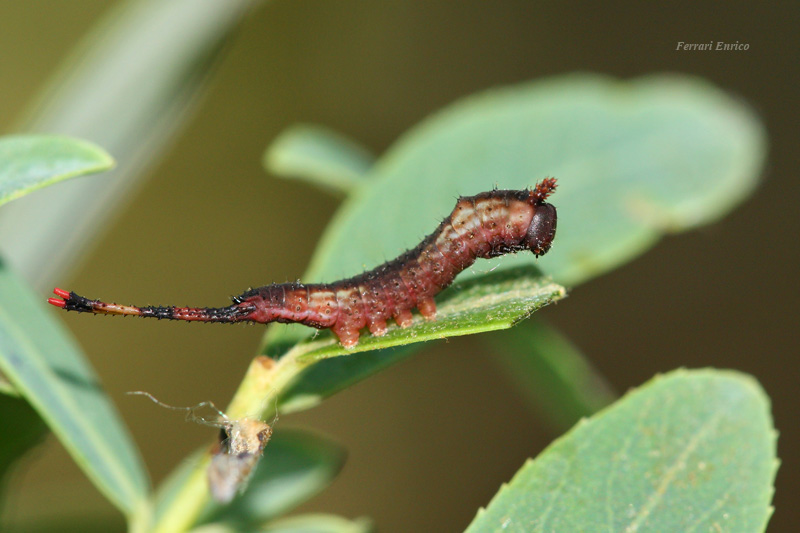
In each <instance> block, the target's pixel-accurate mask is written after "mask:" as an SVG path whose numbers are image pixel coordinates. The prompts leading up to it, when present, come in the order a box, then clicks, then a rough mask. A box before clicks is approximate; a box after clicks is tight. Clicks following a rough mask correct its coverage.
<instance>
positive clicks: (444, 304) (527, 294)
mask: <svg viewBox="0 0 800 533" xmlns="http://www.w3.org/2000/svg"><path fill="white" fill-rule="evenodd" d="M564 296H566V290H565V289H564V287H561V286H560V285H556V284H555V283H552V282H550V281H549V280H543V279H542V277H541V276H540V275H539V274H538V272H537V271H536V269H535V268H532V267H528V268H517V269H514V270H511V271H504V272H493V273H491V274H487V275H485V276H483V277H481V278H477V279H473V280H470V281H467V282H464V283H460V284H458V285H456V286H454V287H453V288H452V289H451V290H449V291H448V292H447V294H446V295H444V296H443V297H442V298H440V301H439V303H438V304H437V311H436V320H434V321H426V320H424V319H423V318H422V317H421V316H419V315H416V316H415V317H414V322H413V324H412V325H411V326H410V327H408V328H405V329H403V328H400V327H397V326H392V327H390V328H389V331H388V332H387V333H386V335H384V336H383V337H376V336H374V335H365V336H363V337H362V338H361V340H360V341H359V343H358V345H356V346H355V347H353V348H343V347H342V345H341V344H339V342H338V341H336V339H335V337H333V335H331V334H329V333H328V334H325V335H324V336H323V337H325V338H322V339H319V340H314V341H310V342H308V343H307V344H306V347H311V346H313V348H312V349H311V350H310V351H307V352H305V353H303V355H301V356H299V357H298V361H299V362H300V363H309V362H312V361H319V360H321V359H329V358H331V357H340V356H342V355H351V354H354V353H358V352H366V351H370V350H379V349H382V348H393V347H395V346H403V345H406V344H411V343H416V342H425V341H430V340H436V339H446V338H447V337H455V336H458V335H472V334H474V333H481V332H484V331H495V330H498V329H507V328H510V327H511V326H513V325H514V324H516V323H517V322H519V321H520V320H524V319H526V318H528V317H529V316H531V314H533V313H534V312H535V311H537V310H539V309H541V308H542V307H544V306H545V305H547V304H549V303H552V302H554V301H557V300H560V299H561V298H563V297H564ZM304 351H305V350H304Z"/></svg>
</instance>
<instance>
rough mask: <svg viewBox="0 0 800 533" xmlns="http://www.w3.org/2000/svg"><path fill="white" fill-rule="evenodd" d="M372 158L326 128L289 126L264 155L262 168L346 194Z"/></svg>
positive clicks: (357, 183)
mask: <svg viewBox="0 0 800 533" xmlns="http://www.w3.org/2000/svg"><path fill="white" fill-rule="evenodd" d="M373 160H374V157H373V156H372V154H370V153H369V152H368V151H367V150H366V149H365V148H364V147H362V146H361V145H359V144H356V143H355V142H353V141H352V140H350V139H347V138H345V137H344V136H342V135H340V134H338V133H335V132H333V131H331V130H329V129H327V128H322V127H320V126H311V125H297V126H292V127H290V128H289V129H287V130H286V131H284V132H283V133H281V134H280V135H279V136H278V138H277V139H275V140H274V141H273V142H272V144H271V145H270V147H269V148H268V149H267V151H266V153H265V154H264V167H265V168H266V169H267V170H268V171H269V172H272V173H273V174H276V175H278V176H281V177H284V178H299V179H302V180H305V181H308V182H310V183H313V184H315V185H321V186H322V187H324V188H326V189H329V190H332V191H335V192H338V193H340V194H345V195H346V194H349V193H350V192H352V191H353V190H354V189H356V188H357V187H359V186H360V185H362V184H363V183H365V177H366V174H367V171H368V170H369V169H370V167H371V166H372V164H373Z"/></svg>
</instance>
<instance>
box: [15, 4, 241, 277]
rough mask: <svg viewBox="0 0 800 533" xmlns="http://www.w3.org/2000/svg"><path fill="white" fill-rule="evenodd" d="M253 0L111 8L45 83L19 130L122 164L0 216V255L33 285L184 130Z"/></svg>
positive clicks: (111, 210) (70, 255) (59, 268)
mask: <svg viewBox="0 0 800 533" xmlns="http://www.w3.org/2000/svg"><path fill="white" fill-rule="evenodd" d="M256 3H257V2H256V1H255V0H227V1H225V2H197V1H196V0H171V1H169V2H164V1H162V0H127V1H125V2H118V3H115V5H114V6H113V7H112V8H111V9H109V10H108V15H107V16H105V17H104V18H103V19H101V21H100V22H99V23H98V24H97V25H96V26H95V27H93V28H92V31H90V32H88V33H87V34H86V37H85V38H84V40H83V41H82V42H81V43H80V44H79V45H78V46H77V48H76V50H75V51H74V52H73V53H71V54H70V55H69V57H68V58H67V59H66V60H65V61H64V64H63V65H62V67H61V69H59V71H58V72H57V73H56V74H55V75H54V76H53V77H52V78H51V79H50V80H49V82H48V85H49V87H48V88H47V89H46V90H45V91H43V94H41V95H38V97H37V105H36V106H35V107H36V108H35V110H33V112H32V113H29V116H28V118H27V120H25V123H24V124H23V125H21V126H20V127H18V128H17V129H19V130H24V131H28V132H43V133H50V132H57V133H59V134H65V135H71V136H76V137H80V138H83V139H89V140H91V141H93V142H96V143H98V144H100V145H102V146H103V147H104V148H106V149H107V150H108V151H109V152H111V153H113V154H114V156H115V157H116V159H117V161H118V162H119V164H118V167H117V168H116V169H115V170H114V171H113V172H112V173H110V174H109V175H108V176H102V177H101V178H100V179H97V178H95V177H90V178H87V179H83V180H72V181H70V182H69V183H65V184H64V185H63V186H61V187H59V189H58V190H57V191H50V190H46V191H42V192H41V193H40V194H37V195H34V196H29V197H26V198H24V199H22V200H19V201H17V202H14V203H13V204H11V205H9V206H6V208H5V209H3V210H0V252H1V255H2V256H3V257H5V258H6V259H7V261H8V262H9V264H10V265H12V266H13V267H15V268H16V269H17V271H18V272H20V273H22V274H23V275H24V276H25V277H26V279H27V280H28V282H29V283H31V284H32V285H33V286H34V288H36V289H38V290H45V289H47V290H49V289H50V288H52V286H53V283H54V282H55V281H56V278H57V277H61V278H63V276H65V275H66V274H65V272H66V270H67V269H68V267H69V266H70V265H71V264H72V263H73V262H74V260H75V259H77V258H79V257H81V254H82V253H83V252H84V251H85V249H86V246H88V245H89V243H90V242H91V240H92V238H93V236H95V235H97V233H98V232H99V231H102V229H103V228H104V227H105V224H103V221H104V220H106V219H107V218H108V217H109V216H112V215H114V214H116V212H117V210H118V204H119V202H122V201H125V200H126V198H128V197H129V196H130V194H131V192H132V191H133V190H134V189H135V185H136V183H137V181H139V178H142V177H144V176H145V172H144V171H145V170H147V168H148V167H149V166H150V165H152V164H153V163H155V162H156V161H157V160H158V158H159V156H160V155H161V154H162V153H163V150H164V147H166V146H168V144H169V140H170V138H172V137H174V135H175V134H176V132H178V131H179V130H180V127H181V126H182V125H183V124H185V122H186V119H187V118H188V116H189V114H188V111H189V110H191V109H192V108H193V104H195V103H197V101H198V99H197V96H198V95H199V94H200V92H201V89H202V87H203V82H204V80H205V79H206V77H207V75H208V73H209V71H210V69H211V67H212V65H213V64H214V61H215V60H216V59H218V58H219V55H220V52H221V51H222V49H223V46H222V45H223V42H224V40H225V38H226V37H227V36H228V35H229V34H230V32H231V30H232V29H233V28H235V27H236V25H237V23H238V22H239V21H240V20H241V18H242V17H243V16H244V15H245V13H246V12H247V11H248V10H249V9H250V8H251V7H252V6H253V5H255V4H256ZM77 205H80V209H76V208H75V206H77ZM65 221H68V222H69V223H65ZM66 244H68V245H66Z"/></svg>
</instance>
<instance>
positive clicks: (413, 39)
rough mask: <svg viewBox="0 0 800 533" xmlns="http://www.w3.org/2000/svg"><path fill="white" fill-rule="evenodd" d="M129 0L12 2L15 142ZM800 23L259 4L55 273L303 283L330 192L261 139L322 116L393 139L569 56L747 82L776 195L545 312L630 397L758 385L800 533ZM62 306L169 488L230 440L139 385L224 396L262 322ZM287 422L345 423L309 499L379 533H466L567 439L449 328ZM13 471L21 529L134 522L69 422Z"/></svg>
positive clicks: (206, 295) (757, 16)
mask: <svg viewBox="0 0 800 533" xmlns="http://www.w3.org/2000/svg"><path fill="white" fill-rule="evenodd" d="M112 5H113V3H112V2H107V1H99V0H92V1H89V0H73V1H72V2H52V1H50V2H47V1H33V2H24V3H23V2H3V3H0V21H2V22H0V24H2V28H3V31H2V32H0V51H2V61H1V62H0V87H2V98H0V127H2V130H3V132H4V133H8V132H10V131H11V128H12V127H13V126H14V124H15V123H16V122H15V121H18V120H19V119H20V118H21V115H20V113H21V111H22V109H23V108H24V107H25V105H26V104H28V103H30V98H31V96H32V95H33V94H35V93H36V91H37V90H38V89H39V88H40V87H41V85H42V83H43V82H44V81H45V80H47V78H48V76H49V75H50V74H52V72H53V70H54V69H55V68H56V67H57V66H58V64H59V62H60V61H61V60H62V59H63V58H64V56H65V54H66V53H67V52H68V51H69V50H70V49H71V47H72V46H73V45H74V44H75V43H77V41H78V39H79V38H80V37H81V36H82V35H83V34H84V33H85V32H86V31H87V30H88V29H89V28H90V27H91V25H92V23H93V22H94V21H96V19H97V18H98V17H100V16H102V15H103V14H104V13H106V12H107V11H108V10H109V9H111V8H112ZM799 19H800V10H798V8H797V6H796V5H792V4H790V3H785V4H771V5H759V6H755V5H750V4H746V3H726V4H724V5H722V4H718V3H711V2H702V3H698V2H688V1H682V2H673V3H670V4H669V5H668V6H667V5H663V4H662V5H657V4H649V5H644V4H640V3H638V2H614V3H612V4H592V3H576V2H564V3H559V4H557V5H556V4H537V3H533V2H526V1H503V2H491V3H489V2H480V1H467V2H459V3H453V2H442V1H429V2H424V3H422V2H420V3H410V2H402V1H385V2H364V1H361V2H353V1H342V2H325V1H322V0H318V1H301V2H298V1H295V2H288V1H275V2H269V3H266V4H264V5H263V6H261V8H259V9H257V10H255V11H253V13H252V14H251V15H250V16H249V17H247V18H246V19H245V21H244V23H243V24H242V25H241V27H240V29H239V30H238V31H237V32H236V33H235V34H234V35H233V38H232V39H231V40H230V42H229V43H228V47H227V50H226V52H225V54H224V57H223V60H222V61H221V62H220V63H219V64H218V67H217V69H216V71H215V72H214V75H213V77H212V80H211V84H210V85H209V87H208V91H207V92H206V94H205V97H204V99H203V101H202V102H201V104H200V107H199V109H198V112H197V114H196V115H195V116H194V118H193V119H192V120H191V121H190V122H189V124H188V127H187V128H186V129H185V130H184V132H183V133H182V134H181V135H180V137H179V138H178V140H177V142H175V143H174V144H173V145H172V146H171V148H170V149H169V151H168V153H167V156H166V157H165V158H164V159H163V160H162V161H161V162H160V164H158V165H157V167H156V168H154V169H153V170H152V171H151V172H150V175H149V176H150V177H149V181H148V182H147V184H146V185H145V186H144V187H142V188H141V189H140V190H139V192H138V193H137V195H136V196H135V197H132V198H130V203H129V205H128V206H127V207H126V208H125V209H124V210H123V211H122V212H120V213H119V214H118V216H117V217H116V220H115V221H114V222H113V224H110V225H109V226H108V227H107V228H105V231H104V232H103V236H102V239H101V240H100V241H99V242H98V243H97V247H96V248H95V249H94V251H93V252H92V253H90V254H88V255H87V256H86V257H85V258H84V259H83V261H82V264H81V266H80V268H79V270H78V272H77V274H76V275H74V276H70V277H65V278H64V279H63V280H60V281H59V286H62V287H65V288H70V289H74V290H76V291H77V292H80V293H81V294H86V295H87V296H90V297H103V298H107V299H113V300H116V301H120V302H125V303H128V302H133V303H137V304H148V303H152V304H162V303H163V304H192V305H220V304H223V303H225V302H226V300H227V298H228V296H229V295H232V294H237V293H239V292H241V291H242V290H243V289H245V288H247V287H249V286H254V285H255V286H257V285H262V284H266V283H269V282H273V281H277V282H282V281H287V280H294V279H296V278H297V277H298V276H299V275H301V273H302V272H303V271H304V270H305V267H306V265H307V262H308V260H309V258H310V256H311V253H312V251H313V249H314V246H315V244H316V242H317V239H318V237H319V235H320V233H321V232H322V230H323V228H324V227H325V224H326V223H327V221H328V220H329V218H330V216H331V215H332V213H333V212H334V210H335V208H336V206H337V204H338V199H337V198H335V197H333V196H331V195H328V194H326V193H325V192H322V191H319V190H317V189H314V188H312V187H311V186H309V185H306V184H304V183H301V182H294V181H292V182H289V181H282V180H279V179H276V178H274V177H272V176H269V175H267V174H266V173H265V172H264V171H263V170H262V168H261V155H262V152H263V150H264V148H265V147H266V146H267V144H268V143H269V142H270V141H271V140H272V139H273V138H274V137H275V136H276V135H277V134H278V133H279V132H280V131H282V130H283V129H284V128H285V127H287V126H289V125H291V124H294V123H296V122H298V121H303V122H313V123H320V124H324V125H327V126H329V127H331V128H333V129H335V130H338V131H341V132H343V133H345V134H347V135H350V136H352V137H353V138H355V139H357V140H359V141H361V142H363V143H364V144H365V145H366V146H367V147H369V148H370V149H372V150H374V151H375V152H376V153H380V152H382V151H383V150H385V149H386V147H387V146H389V145H390V144H391V143H392V142H393V141H394V140H395V139H396V138H397V137H398V135H400V134H402V133H403V132H404V131H405V130H406V129H408V128H409V127H410V126H412V125H413V124H415V123H417V122H418V121H419V120H421V119H422V118H424V117H425V116H426V115H428V114H429V113H431V112H433V111H434V110H436V109H438V108H440V107H441V106H443V105H445V104H447V103H449V102H451V101H453V100H455V99H457V98H459V97H461V96H465V95H468V94H470V93H473V92H475V91H479V90H482V89H485V88H488V87H492V86H497V85H504V84H509V83H514V82H519V81H524V80H529V79H534V78H538V77H542V76H547V75H552V74H558V73H565V72H572V71H596V72H601V73H607V74H612V75H616V76H619V77H623V78H626V77H632V76H637V75H640V74H646V73H651V72H659V71H674V72H681V73H691V74H696V75H700V76H703V77H705V78H707V79H709V80H710V81H712V82H714V83H716V84H718V85H719V86H721V87H722V88H724V89H727V90H729V91H731V92H732V93H734V94H736V95H740V96H741V97H742V98H744V99H745V100H747V101H748V102H749V103H750V104H751V105H752V106H753V107H754V108H755V109H756V111H757V112H758V113H759V114H760V115H761V116H762V118H763V120H764V121H765V123H766V125H767V128H768V132H769V136H770V158H769V165H768V170H767V172H766V174H765V176H764V180H763V187H762V189H761V190H760V191H758V192H757V193H756V195H755V196H754V197H753V199H752V201H750V202H748V203H746V204H745V205H743V206H741V207H740V208H739V209H738V210H736V211H734V212H733V214H732V215H731V216H729V217H728V218H726V219H724V220H723V221H722V222H720V223H718V224H716V225H713V226H711V227H709V228H706V229H704V230H702V231H698V232H693V233H689V234H685V235H681V236H679V237H675V238H669V239H666V240H665V241H664V242H663V243H661V244H660V245H659V246H658V247H656V248H655V249H654V250H653V251H651V252H649V253H648V254H646V255H645V256H644V257H643V258H641V259H639V260H637V261H635V262H633V263H631V264H629V265H627V266H626V267H624V268H622V269H619V270H617V271H615V272H613V273H612V274H610V275H606V276H604V277H602V278H599V279H597V280H595V281H592V282H591V283H588V284H586V285H583V286H581V287H579V288H578V289H576V290H575V291H573V292H571V294H570V297H569V298H568V299H567V300H565V301H563V302H561V303H559V304H558V305H557V306H553V307H551V308H549V309H546V310H545V311H543V315H542V316H544V317H546V318H547V319H549V320H550V321H551V322H552V323H553V324H555V325H556V326H558V327H559V328H560V329H561V330H562V331H563V332H564V333H566V334H567V335H568V336H569V337H570V338H571V339H573V340H574V341H575V342H576V343H577V344H578V345H579V346H580V347H581V348H582V349H583V350H584V352H585V353H586V354H587V355H588V356H589V357H590V359H591V360H592V361H593V362H594V363H595V364H596V366H597V367H598V368H599V369H600V370H601V371H602V372H603V374H604V375H605V376H606V377H607V378H608V379H609V380H610V381H611V382H612V383H613V385H614V386H615V387H616V388H617V389H618V390H619V391H625V390H626V389H628V388H630V387H632V386H635V385H638V384H640V383H642V382H644V381H645V380H647V379H648V378H649V377H651V376H652V375H653V374H655V373H657V372H662V371H666V370H669V369H672V368H675V367H678V366H689V367H703V366H716V367H722V368H736V369H739V370H742V371H746V372H749V373H752V374H753V375H754V376H756V377H757V378H758V379H759V380H760V381H761V383H762V384H763V385H764V387H765V389H766V390H767V392H768V393H769V394H770V396H771V397H772V400H773V412H774V416H775V424H776V426H777V428H778V429H779V430H780V432H781V436H780V439H779V456H780V457H781V458H782V461H783V464H782V466H781V469H780V471H779V472H778V477H777V494H776V497H775V502H774V503H775V506H776V508H777V510H776V513H775V515H774V517H773V519H772V521H771V526H772V527H771V528H770V529H771V530H774V531H788V530H791V529H792V526H793V525H796V524H797V523H799V522H800V509H798V508H797V506H796V505H794V501H795V500H796V498H797V495H798V492H800V452H798V446H796V444H795V443H796V441H797V439H798V437H800V431H799V430H798V425H797V423H796V409H797V406H798V403H800V402H799V400H800V390H799V389H800V387H798V386H797V384H796V383H797V376H798V364H797V356H798V355H799V354H798V348H797V345H798V344H797V337H798V336H797V322H798V321H797V316H798V313H797V307H796V306H797V301H798V300H800V294H798V293H799V292H800V291H798V283H797V281H796V273H797V264H798V262H799V260H800V252H799V250H800V247H798V245H797V242H796V241H797V235H798V233H800V216H798V210H797V207H796V205H795V204H796V202H797V200H798V198H800V194H798V193H800V186H798V184H797V183H798V181H797V180H796V179H795V172H796V169H797V168H799V167H800V151H798V150H797V146H798V142H799V141H800V135H798V123H800V121H799V120H798V119H799V118H800V117H798V111H797V110H798V105H797V97H796V94H797V89H796V88H797V87H798V85H800V76H799V75H798V74H799V73H800V69H798V64H800V57H798V56H799V55H800V54H798V47H797V45H796V42H795V35H796V31H797V22H798V20H799ZM710 40H715V41H726V42H733V41H737V40H738V41H739V42H746V43H749V45H750V49H749V50H747V51H738V52H709V51H706V52H685V51H684V52H679V51H676V50H675V47H676V45H677V42H678V41H685V42H707V41H710ZM142 83H143V84H145V83H147V80H146V79H143V80H142ZM487 184H488V185H491V177H488V178H487ZM474 192H477V191H464V193H474ZM443 215H444V213H443ZM66 222H67V221H65V223H66ZM408 244H409V245H411V244H414V243H408ZM350 274H352V273H349V272H343V273H342V275H343V276H344V275H350ZM45 297H46V295H45V294H42V298H45ZM53 312H56V311H55V310H53ZM63 319H64V320H65V322H66V323H67V324H68V325H69V327H70V328H71V329H72V330H73V331H74V332H75V334H76V335H77V337H78V338H79V341H80V342H81V344H82V345H83V346H84V348H85V350H86V352H87V354H88V356H89V358H90V360H91V361H92V363H93V364H94V365H95V367H96V369H97V371H98V373H99V374H100V376H101V377H102V378H103V380H104V383H105V386H106V388H107V389H108V391H109V393H110V394H111V396H112V399H114V401H115V402H116V403H117V405H118V407H119V409H120V410H121V412H122V414H123V417H124V418H125V420H126V421H127V423H128V424H129V426H130V428H131V431H132V432H133V434H134V436H135V439H136V441H137V443H138V445H139V446H140V447H141V449H142V451H143V454H144V456H145V460H146V462H147V465H148V467H149V468H150V472H151V475H152V477H153V479H154V481H156V482H158V481H159V480H161V479H162V478H163V477H164V476H165V475H166V474H167V473H168V472H169V471H170V470H171V469H172V468H173V467H174V466H175V465H176V464H177V463H178V462H179V461H181V460H182V458H183V457H185V456H186V455H187V454H188V453H189V452H191V451H192V450H194V449H195V448H196V447H198V446H201V445H204V444H205V443H208V442H210V440H211V439H213V437H214V432H213V431H212V430H210V429H209V428H206V427H202V426H197V425H195V424H191V423H186V422H184V420H183V418H182V416H181V415H180V414H176V413H174V412H170V411H167V410H164V409H160V408H157V407H155V406H154V405H152V404H151V403H149V402H147V401H144V400H142V399H141V398H136V397H126V396H124V392H125V391H130V390H146V391H148V392H151V393H152V394H154V395H155V396H157V397H158V398H159V399H161V400H162V401H165V402H168V403H171V404H174V405H193V404H196V403H198V402H200V401H204V400H212V401H214V402H216V403H217V404H219V405H221V406H224V405H225V404H226V403H227V401H228V400H229V399H230V397H231V395H232V394H233V391H234V388H235V386H236V385H237V383H238V382H239V380H240V379H241V377H242V374H243V372H244V371H245V369H246V368H247V365H248V362H249V360H250V357H251V356H252V355H253V354H255V352H256V349H257V347H258V344H259V342H260V339H261V336H262V334H263V331H264V329H263V327H257V326H239V325H237V326H227V327H224V326H211V325H197V324H172V323H171V324H165V323H158V322H155V321H154V322H147V321H138V320H132V319H106V318H100V317H95V318H88V317H85V316H77V315H66V314H65V315H63ZM639 354H647V355H646V356H644V357H642V356H641V355H639ZM284 425H287V426H288V425H305V426H310V427H313V428H316V429H319V430H322V431H324V432H327V433H328V434H330V435H332V436H334V437H335V438H337V439H338V440H339V441H341V442H342V443H343V444H344V445H345V446H346V447H347V449H348V450H349V452H350V456H349V460H348V463H347V465H346V466H345V469H344V471H343V472H342V474H341V475H340V477H339V478H338V479H337V480H336V482H335V483H334V484H333V486H332V487H331V488H330V489H329V490H327V491H326V492H324V493H323V494H321V495H320V496H318V497H316V498H315V499H314V500H312V501H311V502H310V503H308V504H306V505H304V506H303V508H302V510H304V511H329V512H335V513H338V514H342V515H345V516H351V517H355V516H361V515H368V516H370V517H372V518H373V519H374V520H375V522H376V524H377V525H378V527H379V529H380V531H383V532H400V531H457V530H461V529H463V528H464V527H465V526H466V525H467V524H468V523H469V521H470V520H471V519H472V517H473V516H474V513H475V511H476V510H477V508H478V507H479V506H481V505H485V504H486V503H487V502H488V500H489V498H491V496H492V495H493V494H494V493H495V492H496V490H497V488H498V487H499V485H500V484H501V483H502V482H505V481H507V480H508V479H510V477H511V476H512V475H513V474H514V472H516V470H517V469H518V468H519V467H520V466H521V465H522V463H523V461H524V460H525V458H527V457H530V456H534V455H536V454H537V453H538V452H539V451H540V450H541V449H542V448H543V447H544V446H546V445H547V443H549V442H550V441H551V440H552V439H553V438H554V437H555V436H556V433H554V431H553V429H552V428H550V427H548V426H547V425H546V424H545V423H544V421H543V419H542V418H541V417H540V416H538V414H537V413H536V412H535V411H534V410H533V409H531V408H530V407H529V405H528V403H526V401H525V400H523V399H522V397H521V396H519V395H517V394H516V391H515V390H514V387H513V386H512V384H511V381H510V380H508V379H507V376H506V375H505V374H504V373H503V370H502V368H501V367H500V366H498V365H496V364H495V363H494V362H493V361H492V360H491V354H488V353H486V352H484V351H482V344H481V343H479V342H476V341H475V339H464V338H461V339H452V340H450V341H449V342H439V343H432V344H431V345H430V346H429V347H428V348H427V349H426V350H425V351H424V352H422V353H419V354H418V355H417V356H416V357H414V358H412V359H411V360H409V361H407V362H405V363H403V364H401V365H399V366H397V367H394V368H392V369H390V370H388V371H386V372H384V373H382V374H379V375H377V376H375V377H373V378H370V379H369V380H367V381H365V382H363V383H361V384H359V385H357V386H355V387H353V388H351V389H349V390H347V391H346V392H344V393H341V394H339V395H337V396H335V397H333V398H331V399H330V400H328V401H326V402H325V403H324V404H323V405H322V406H320V407H318V408H316V409H314V410H312V411H308V412H304V413H299V414H295V415H290V416H285V417H283V418H281V420H280V421H279V422H278V427H277V429H278V430H280V427H281V426H284ZM268 450H269V448H267V452H268ZM11 483H12V484H13V485H12V486H14V487H15V488H14V489H12V490H11V491H10V494H9V496H10V500H9V501H8V502H7V503H6V504H5V506H4V507H3V509H2V515H3V516H2V521H0V527H1V528H3V529H10V530H14V529H18V528H20V527H22V525H24V524H31V523H37V524H42V525H44V524H47V523H52V522H53V521H59V520H63V519H65V518H68V517H84V516H87V515H88V516H95V517H97V519H98V520H107V521H108V522H107V523H109V524H114V525H115V527H116V528H117V529H121V528H122V527H123V522H122V519H121V517H120V516H118V515H117V513H116V511H115V510H114V509H113V508H112V507H111V505H110V504H109V503H107V502H106V501H105V500H104V499H103V497H102V496H101V495H100V494H99V493H98V492H97V491H96V490H95V489H94V487H93V486H92V485H91V484H90V483H89V481H88V480H86V479H85V478H84V476H83V474H82V473H81V472H80V471H79V470H78V469H77V467H76V466H75V465H74V464H72V462H71V460H70V459H69V457H68V456H67V455H66V453H65V452H64V451H63V450H62V448H61V447H60V445H59V444H58V443H57V442H56V441H55V440H54V439H53V438H52V437H51V438H50V439H48V441H47V443H46V444H45V445H43V446H41V447H40V448H38V449H37V450H35V451H34V452H33V453H32V454H31V455H30V456H29V457H28V458H27V460H26V461H24V464H22V465H20V467H19V468H18V469H17V471H16V473H15V474H14V477H13V479H12V480H11Z"/></svg>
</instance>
